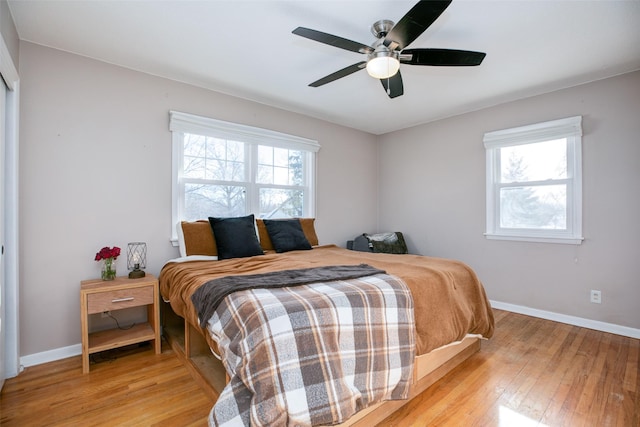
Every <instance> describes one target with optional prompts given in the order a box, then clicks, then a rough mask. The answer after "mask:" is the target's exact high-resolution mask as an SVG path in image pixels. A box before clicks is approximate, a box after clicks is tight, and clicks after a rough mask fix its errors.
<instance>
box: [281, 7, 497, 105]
mask: <svg viewBox="0 0 640 427" xmlns="http://www.w3.org/2000/svg"><path fill="white" fill-rule="evenodd" d="M451 1H452V0H443V1H434V0H426V1H419V2H418V3H417V4H416V5H415V6H413V7H412V8H411V10H410V11H409V12H407V14H406V15H404V16H403V17H402V18H401V19H400V21H399V22H398V23H397V24H395V25H394V23H393V21H389V20H388V19H383V20H380V21H377V22H374V23H373V25H372V26H371V32H372V33H373V35H374V36H376V38H377V39H378V40H376V41H375V42H374V43H373V46H367V45H365V44H362V43H358V42H355V41H353V40H348V39H345V38H342V37H339V36H334V35H332V34H327V33H323V32H321V31H317V30H312V29H310V28H304V27H298V28H296V29H295V30H293V34H295V35H298V36H301V37H305V38H308V39H311V40H315V41H317V42H320V43H324V44H328V45H331V46H335V47H338V48H340V49H346V50H350V51H352V52H357V53H363V54H366V55H367V60H366V61H360V62H358V63H356V64H353V65H350V66H348V67H346V68H343V69H342V70H338V71H336V72H335V73H332V74H329V75H328V76H325V77H323V78H321V79H319V80H316V81H315V82H313V83H311V84H309V86H311V87H318V86H322V85H325V84H327V83H331V82H332V81H334V80H338V79H340V78H342V77H346V76H348V75H350V74H353V73H355V72H356V71H360V70H362V69H364V68H366V69H367V72H368V73H369V75H371V76H372V77H375V78H377V79H380V82H381V83H382V86H383V87H384V89H385V91H386V92H387V95H389V98H395V97H398V96H400V95H402V94H403V93H404V87H403V84H402V76H401V75H400V64H401V63H402V64H408V65H433V66H454V67H455V66H473V65H480V64H481V63H482V60H483V59H484V57H485V55H486V54H485V53H483V52H474V51H470V50H455V49H405V47H407V46H408V45H409V44H411V43H412V42H413V41H414V40H415V39H417V38H418V37H419V36H420V34H422V33H423V32H424V31H425V30H426V29H427V28H429V26H431V24H433V22H434V21H435V20H436V19H438V17H439V16H440V15H441V14H442V13H443V12H444V11H445V9H446V8H447V7H448V6H449V4H450V3H451Z"/></svg>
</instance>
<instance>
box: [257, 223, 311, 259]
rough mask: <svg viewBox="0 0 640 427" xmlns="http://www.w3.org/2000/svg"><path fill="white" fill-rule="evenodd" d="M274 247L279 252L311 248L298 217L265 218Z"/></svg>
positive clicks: (265, 224)
mask: <svg viewBox="0 0 640 427" xmlns="http://www.w3.org/2000/svg"><path fill="white" fill-rule="evenodd" d="M263 221H264V226H265V227H266V228H267V233H269V238H270V239H271V243H273V248H274V249H275V250H276V252H278V253H282V252H289V251H301V250H309V249H311V244H310V243H309V240H307V236H305V235H304V232H303V231H302V225H300V220H298V219H265V220H263Z"/></svg>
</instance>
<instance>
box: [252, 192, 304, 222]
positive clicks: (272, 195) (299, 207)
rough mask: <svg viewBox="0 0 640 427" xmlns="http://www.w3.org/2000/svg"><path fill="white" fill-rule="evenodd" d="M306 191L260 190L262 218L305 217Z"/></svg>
mask: <svg viewBox="0 0 640 427" xmlns="http://www.w3.org/2000/svg"><path fill="white" fill-rule="evenodd" d="M303 208H304V191H302V190H284V189H278V188H261V189H260V214H259V216H260V218H293V217H301V216H303Z"/></svg>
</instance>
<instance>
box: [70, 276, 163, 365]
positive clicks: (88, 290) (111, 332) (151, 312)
mask: <svg viewBox="0 0 640 427" xmlns="http://www.w3.org/2000/svg"><path fill="white" fill-rule="evenodd" d="M144 305H146V306H147V322H146V323H141V324H136V325H134V326H133V327H132V328H130V329H126V330H123V329H118V328H116V329H108V330H106V331H99V332H92V333H89V316H90V315H92V314H97V313H104V312H105V311H116V310H121V309H123V308H130V307H140V306H144ZM80 315H81V323H82V373H84V374H86V373H88V372H89V355H90V354H92V353H97V352H99V351H105V350H110V349H113V348H118V347H122V346H125V345H130V344H136V343H140V342H144V341H154V347H155V352H156V354H160V345H161V342H160V306H159V293H158V279H157V278H156V277H154V276H153V275H151V274H147V275H146V277H143V278H140V279H129V278H128V277H116V279H115V280H111V281H104V280H101V279H93V280H83V281H82V282H80Z"/></svg>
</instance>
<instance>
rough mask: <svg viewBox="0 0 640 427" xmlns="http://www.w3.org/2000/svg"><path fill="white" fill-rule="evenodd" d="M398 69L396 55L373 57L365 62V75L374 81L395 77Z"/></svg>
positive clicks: (398, 63) (398, 64)
mask: <svg viewBox="0 0 640 427" xmlns="http://www.w3.org/2000/svg"><path fill="white" fill-rule="evenodd" d="M387 53H392V52H387ZM399 69H400V61H398V58H397V55H393V54H391V55H380V56H374V57H373V58H371V59H369V61H368V62H367V73H369V75H370V76H371V77H374V78H376V79H388V78H389V77H392V76H395V75H396V73H397V72H398V70H399Z"/></svg>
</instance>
